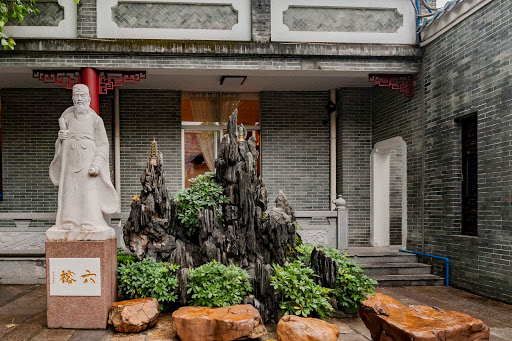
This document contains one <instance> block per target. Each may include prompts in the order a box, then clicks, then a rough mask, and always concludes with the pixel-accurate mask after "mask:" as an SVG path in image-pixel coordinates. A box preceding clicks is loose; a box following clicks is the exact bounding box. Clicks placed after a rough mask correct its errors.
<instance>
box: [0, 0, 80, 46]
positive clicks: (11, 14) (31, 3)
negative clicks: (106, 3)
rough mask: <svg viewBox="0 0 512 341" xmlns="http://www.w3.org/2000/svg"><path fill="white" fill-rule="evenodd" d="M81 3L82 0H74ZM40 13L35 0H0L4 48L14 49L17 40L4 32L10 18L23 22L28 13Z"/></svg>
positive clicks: (1, 32)
mask: <svg viewBox="0 0 512 341" xmlns="http://www.w3.org/2000/svg"><path fill="white" fill-rule="evenodd" d="M73 1H74V2H75V4H79V3H80V0H73ZM36 13H39V10H38V9H37V8H36V1H35V0H0V43H1V44H2V46H3V47H4V50H7V49H11V50H13V49H14V46H15V45H16V42H15V41H14V39H12V38H10V37H9V36H7V35H6V34H5V33H4V26H5V25H6V24H7V22H8V21H9V20H14V21H16V22H19V23H22V24H23V21H24V20H25V17H26V16H27V15H33V14H36Z"/></svg>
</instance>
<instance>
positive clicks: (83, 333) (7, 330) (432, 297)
mask: <svg viewBox="0 0 512 341" xmlns="http://www.w3.org/2000/svg"><path fill="white" fill-rule="evenodd" d="M377 291H378V292H382V293H384V294H386V295H390V296H392V297H393V298H395V299H397V300H399V301H400V302H402V303H403V304H423V305H430V306H436V307H439V308H443V309H449V310H457V311H461V312H464V313H467V314H470V315H471V316H474V317H477V318H479V319H481V320H482V321H484V323H486V324H487V325H488V326H489V327H490V328H491V339H490V340H491V341H502V340H512V305H508V304H504V303H500V302H496V301H493V300H489V299H486V298H483V297H480V296H476V295H473V294H470V293H467V292H465V291H461V290H457V289H454V288H446V287H396V288H380V289H378V290H377ZM63 314H65V312H64V311H63ZM330 322H331V323H333V324H335V325H336V326H337V327H338V328H339V329H340V331H341V335H340V338H339V340H343V341H364V340H370V334H369V332H368V330H367V329H366V327H365V326H364V324H363V323H362V321H361V319H359V318H357V317H354V318H344V319H332V320H331V321H330ZM275 328H276V326H268V329H269V334H268V335H266V336H265V337H263V338H261V341H268V340H273V339H277V335H276V333H275ZM0 340H2V341H177V340H178V339H177V338H176V335H175V333H174V332H173V331H172V328H171V316H170V314H168V313H166V314H162V315H161V316H160V319H159V322H158V324H157V325H156V326H155V327H154V328H152V329H151V330H149V331H146V332H143V333H139V334H121V333H115V332H114V330H113V329H112V328H109V329H107V330H64V329H47V328H46V288H45V286H44V285H0Z"/></svg>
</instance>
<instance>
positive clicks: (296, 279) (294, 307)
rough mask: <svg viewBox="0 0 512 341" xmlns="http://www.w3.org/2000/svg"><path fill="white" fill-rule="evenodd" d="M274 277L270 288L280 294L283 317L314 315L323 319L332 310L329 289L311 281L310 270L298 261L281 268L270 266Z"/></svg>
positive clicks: (275, 265) (311, 274) (312, 274)
mask: <svg viewBox="0 0 512 341" xmlns="http://www.w3.org/2000/svg"><path fill="white" fill-rule="evenodd" d="M272 270H273V273H274V276H273V277H272V279H271V282H270V283H271V285H272V287H273V288H274V289H275V290H276V291H277V292H279V293H280V294H281V304H280V307H281V309H282V310H283V313H284V314H285V315H292V314H295V315H302V316H304V317H307V316H311V315H312V314H313V313H316V314H317V315H318V316H319V317H320V318H325V317H326V316H327V315H328V314H329V313H330V312H331V311H332V310H333V308H332V306H331V304H330V303H329V293H330V291H331V289H327V288H324V287H321V286H320V285H318V284H316V283H315V282H314V281H313V278H312V277H313V276H315V274H314V272H313V270H312V269H310V268H308V267H307V266H304V264H303V263H302V262H300V261H298V260H296V261H294V262H286V263H285V264H284V265H283V266H280V265H278V264H273V265H272Z"/></svg>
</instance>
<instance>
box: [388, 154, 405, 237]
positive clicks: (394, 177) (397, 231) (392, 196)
mask: <svg viewBox="0 0 512 341" xmlns="http://www.w3.org/2000/svg"><path fill="white" fill-rule="evenodd" d="M403 157H404V155H403V153H402V147H395V148H393V150H392V151H391V153H390V155H389V237H390V238H389V241H390V243H391V245H402V158H403Z"/></svg>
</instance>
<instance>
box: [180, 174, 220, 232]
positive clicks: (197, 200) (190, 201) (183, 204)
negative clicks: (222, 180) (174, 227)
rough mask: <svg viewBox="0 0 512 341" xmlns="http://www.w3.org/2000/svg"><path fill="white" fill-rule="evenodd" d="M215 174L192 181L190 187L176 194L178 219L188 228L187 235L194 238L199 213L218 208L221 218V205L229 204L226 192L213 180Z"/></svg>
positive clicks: (200, 176) (204, 175) (201, 176)
mask: <svg viewBox="0 0 512 341" xmlns="http://www.w3.org/2000/svg"><path fill="white" fill-rule="evenodd" d="M212 177H213V173H205V174H203V175H199V176H198V177H196V178H194V179H190V180H189V181H190V183H191V185H190V187H189V188H184V189H182V190H181V191H179V192H178V193H176V194H175V196H174V200H175V201H176V202H177V212H178V219H179V220H180V221H181V222H182V223H183V225H185V227H186V228H187V235H188V236H192V235H193V234H194V232H195V231H196V229H197V213H198V212H199V211H202V210H204V209H205V208H207V207H216V208H217V214H218V216H221V209H220V207H219V204H226V203H228V202H229V199H228V197H226V196H225V195H224V194H223V192H224V190H223V189H222V187H221V186H220V185H218V184H217V183H216V182H215V180H214V179H212Z"/></svg>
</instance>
